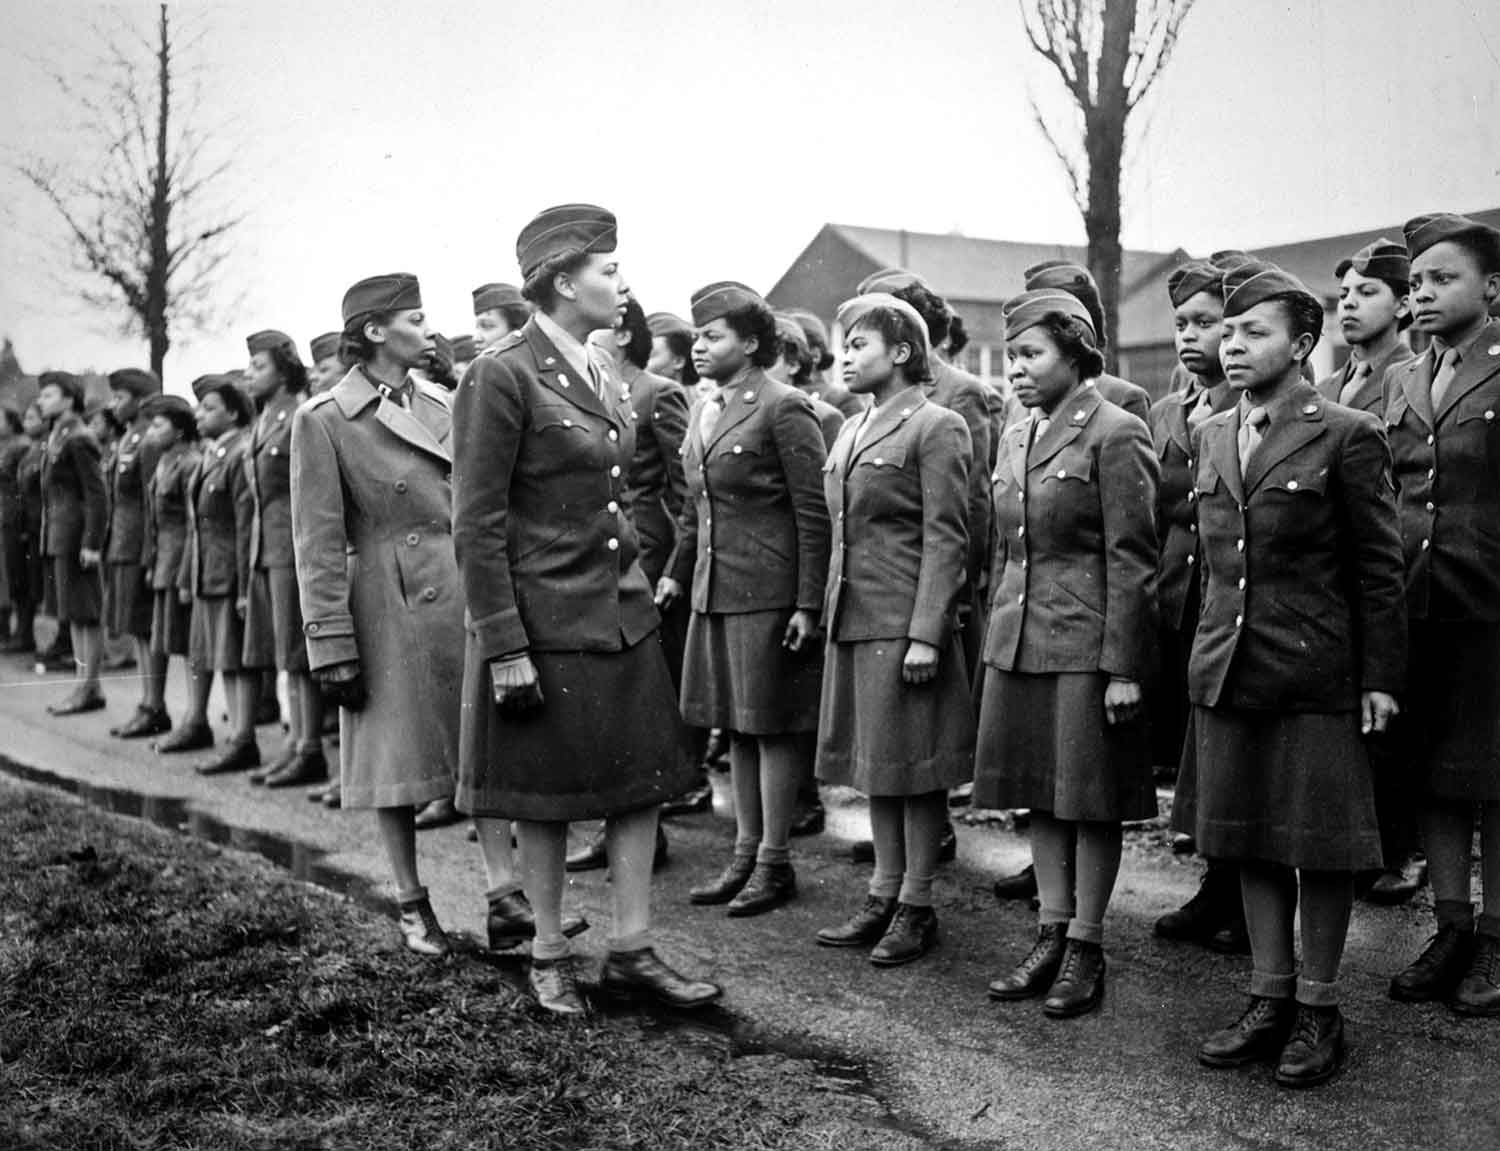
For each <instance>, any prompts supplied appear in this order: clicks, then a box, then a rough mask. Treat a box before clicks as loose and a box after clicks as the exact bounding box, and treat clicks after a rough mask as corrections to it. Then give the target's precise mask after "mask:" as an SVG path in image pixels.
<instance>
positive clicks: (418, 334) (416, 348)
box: [381, 309, 437, 369]
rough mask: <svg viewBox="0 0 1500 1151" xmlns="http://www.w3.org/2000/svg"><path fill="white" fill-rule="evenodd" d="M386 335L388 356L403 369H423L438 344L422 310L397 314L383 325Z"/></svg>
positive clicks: (382, 328)
mask: <svg viewBox="0 0 1500 1151" xmlns="http://www.w3.org/2000/svg"><path fill="white" fill-rule="evenodd" d="M381 330H382V331H383V332H384V333H385V351H386V354H387V355H389V356H390V357H391V359H393V360H395V361H396V363H398V364H400V365H401V366H402V367H403V368H408V369H410V368H417V367H421V365H422V363H423V361H424V360H426V359H427V357H428V355H429V354H430V353H432V352H433V351H434V350H435V349H436V348H437V344H436V342H435V341H434V340H433V338H432V329H431V328H429V327H428V326H427V314H426V313H425V312H423V311H421V310H420V309H413V310H411V311H406V312H395V313H393V314H392V316H391V318H390V319H389V320H387V321H386V322H385V323H384V324H383V325H381Z"/></svg>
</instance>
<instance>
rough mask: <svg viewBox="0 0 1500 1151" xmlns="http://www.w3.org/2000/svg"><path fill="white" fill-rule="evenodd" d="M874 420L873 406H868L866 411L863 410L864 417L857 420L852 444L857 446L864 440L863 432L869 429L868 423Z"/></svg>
mask: <svg viewBox="0 0 1500 1151" xmlns="http://www.w3.org/2000/svg"><path fill="white" fill-rule="evenodd" d="M874 422H875V409H874V408H868V409H866V411H865V418H864V419H862V420H860V421H859V427H858V428H856V429H855V432H854V446H855V447H856V448H858V447H859V445H860V444H862V443H864V442H865V433H866V432H868V431H869V430H870V425H871V424H873V423H874Z"/></svg>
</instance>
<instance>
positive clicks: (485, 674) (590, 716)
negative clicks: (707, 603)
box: [456, 632, 695, 823]
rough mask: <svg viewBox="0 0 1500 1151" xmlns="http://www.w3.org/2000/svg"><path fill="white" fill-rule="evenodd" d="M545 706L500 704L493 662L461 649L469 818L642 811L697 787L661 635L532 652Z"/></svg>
mask: <svg viewBox="0 0 1500 1151" xmlns="http://www.w3.org/2000/svg"><path fill="white" fill-rule="evenodd" d="M531 661H532V663H533V664H534V665H535V666H536V670H537V677H538V681H539V683H540V686H541V689H542V700H543V702H542V706H541V707H540V708H537V709H536V710H534V711H531V712H528V713H526V714H524V715H520V716H510V715H503V714H501V712H500V710H499V709H498V708H497V707H496V706H495V700H494V691H493V688H492V686H491V681H490V669H489V665H488V663H486V662H485V661H484V660H483V659H482V658H481V656H480V655H479V650H478V645H477V644H475V643H474V642H473V640H472V637H471V639H470V642H469V643H468V644H467V645H466V648H465V664H464V690H463V715H462V719H461V724H460V743H459V757H458V758H459V771H458V793H457V797H456V802H457V805H458V808H459V810H460V811H464V812H467V813H469V814H470V815H479V816H498V817H503V818H507V819H525V820H532V821H536V822H541V823H551V822H556V823H561V822H567V821H571V820H575V819H601V818H606V817H608V816H611V815H619V814H622V813H624V812H628V811H636V810H639V809H641V808H645V807H654V806H655V805H656V804H659V803H662V802H663V801H665V800H667V799H670V798H672V797H673V796H675V795H680V794H682V793H683V792H684V791H686V790H687V789H688V788H690V787H692V786H693V783H694V779H695V771H694V767H693V765H692V764H691V762H690V761H689V758H688V756H687V755H686V754H684V752H685V748H686V743H685V734H686V733H685V732H684V730H683V727H682V721H681V720H680V719H679V717H678V714H677V705H676V701H675V700H674V698H673V694H672V677H671V673H670V672H669V671H668V670H667V661H666V657H665V656H664V655H663V654H662V647H661V641H660V640H659V639H658V637H657V635H656V633H655V632H653V633H652V634H651V635H648V636H647V637H646V638H645V639H643V640H641V641H640V642H639V643H637V644H636V645H635V646H633V647H628V648H625V649H623V650H622V651H618V652H592V651H576V652H547V651H542V652H538V651H533V652H532V653H531Z"/></svg>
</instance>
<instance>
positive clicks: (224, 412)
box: [198, 392, 234, 440]
mask: <svg viewBox="0 0 1500 1151" xmlns="http://www.w3.org/2000/svg"><path fill="white" fill-rule="evenodd" d="M232 427H234V413H233V412H231V411H230V410H229V405H228V404H226V403H225V402H224V397H223V396H221V395H220V394H219V393H218V392H209V393H208V394H207V395H205V396H204V397H203V399H202V400H201V401H200V402H199V404H198V434H199V435H200V436H202V437H203V438H204V439H205V440H212V439H216V438H217V437H219V436H222V435H223V434H224V433H225V432H227V431H228V430H229V429H230V428H232Z"/></svg>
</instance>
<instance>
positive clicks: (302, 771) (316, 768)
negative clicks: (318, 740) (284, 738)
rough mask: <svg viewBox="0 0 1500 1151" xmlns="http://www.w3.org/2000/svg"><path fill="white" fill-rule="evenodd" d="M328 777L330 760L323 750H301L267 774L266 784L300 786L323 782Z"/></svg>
mask: <svg viewBox="0 0 1500 1151" xmlns="http://www.w3.org/2000/svg"><path fill="white" fill-rule="evenodd" d="M327 778H328V760H327V759H325V758H324V756H323V753H322V752H321V751H299V752H298V753H297V754H296V755H294V756H292V758H291V759H290V760H288V761H287V762H286V763H284V764H282V766H281V767H280V768H278V769H277V770H276V771H273V772H272V773H271V774H270V775H268V776H266V786H267V787H268V788H271V789H273V790H274V789H275V788H278V787H300V786H302V785H303V784H308V783H322V782H324V781H325V780H327Z"/></svg>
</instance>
